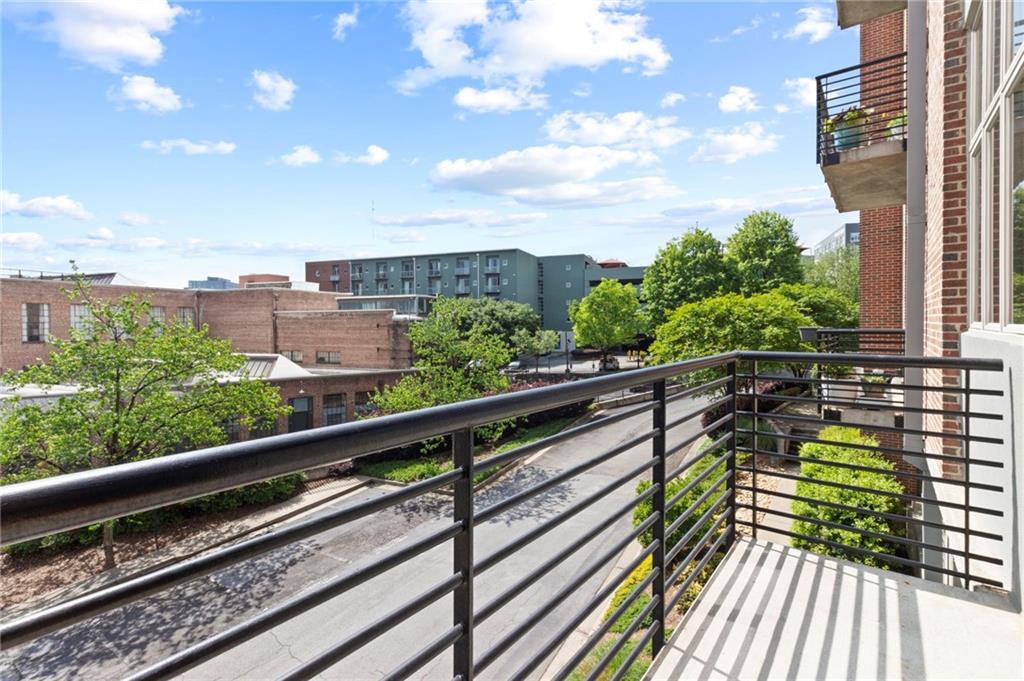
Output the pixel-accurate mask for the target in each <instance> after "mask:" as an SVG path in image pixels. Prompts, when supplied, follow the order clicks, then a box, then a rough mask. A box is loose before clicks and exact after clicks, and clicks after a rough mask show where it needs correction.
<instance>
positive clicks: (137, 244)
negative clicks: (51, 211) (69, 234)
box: [58, 227, 168, 252]
mask: <svg viewBox="0 0 1024 681" xmlns="http://www.w3.org/2000/svg"><path fill="white" fill-rule="evenodd" d="M58 243H59V245H60V246H63V247H64V248H72V249H80V248H91V249H106V250H109V251H128V252H131V251H148V250H154V249H157V248H163V247H164V246H167V245H168V243H167V241H165V240H163V239H161V238H160V237H156V236H144V237H138V238H132V239H118V238H117V237H116V236H115V234H114V232H112V231H111V230H109V229H107V228H106V227H101V228H100V229H97V230H96V231H94V232H90V233H89V234H87V235H86V236H85V238H83V239H64V240H63V241H60V242H58Z"/></svg>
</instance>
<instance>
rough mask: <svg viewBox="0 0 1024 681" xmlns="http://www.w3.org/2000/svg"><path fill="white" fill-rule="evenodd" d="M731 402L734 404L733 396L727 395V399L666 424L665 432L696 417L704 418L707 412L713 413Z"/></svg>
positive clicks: (719, 400) (724, 398) (718, 400)
mask: <svg viewBox="0 0 1024 681" xmlns="http://www.w3.org/2000/svg"><path fill="white" fill-rule="evenodd" d="M730 402H732V395H726V396H725V397H722V398H720V399H717V400H715V401H714V402H711V403H710V404H707V405H705V406H703V407H701V408H700V409H697V410H695V411H691V412H689V413H687V414H683V415H682V416H680V417H678V418H675V419H673V420H671V421H669V422H668V423H666V424H665V430H666V431H669V430H672V429H673V428H675V427H676V426H680V425H682V424H684V423H686V422H687V421H689V420H690V419H692V418H694V417H696V416H703V415H704V414H706V413H707V412H709V411H713V410H715V409H717V408H718V407H721V406H724V405H726V404H729V403H730Z"/></svg>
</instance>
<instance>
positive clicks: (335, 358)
mask: <svg viewBox="0 0 1024 681" xmlns="http://www.w3.org/2000/svg"><path fill="white" fill-rule="evenodd" d="M316 363H317V364H341V353H340V352H338V351H336V350H317V351H316Z"/></svg>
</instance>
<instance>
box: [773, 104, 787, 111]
mask: <svg viewBox="0 0 1024 681" xmlns="http://www.w3.org/2000/svg"><path fill="white" fill-rule="evenodd" d="M787 111H789V106H788V105H786V104H776V105H775V113H786V112H787Z"/></svg>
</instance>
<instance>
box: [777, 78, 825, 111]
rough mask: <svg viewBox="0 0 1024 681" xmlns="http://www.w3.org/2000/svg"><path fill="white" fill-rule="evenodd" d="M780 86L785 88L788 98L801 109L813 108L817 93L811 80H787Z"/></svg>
mask: <svg viewBox="0 0 1024 681" xmlns="http://www.w3.org/2000/svg"><path fill="white" fill-rule="evenodd" d="M782 86H783V87H784V88H786V92H788V93H789V96H790V98H791V99H792V100H793V101H794V102H796V103H797V104H799V105H800V106H803V107H811V106H814V105H815V103H816V102H817V98H818V95H817V91H816V86H815V84H814V79H813V78H787V79H786V80H785V81H783V83H782Z"/></svg>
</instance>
